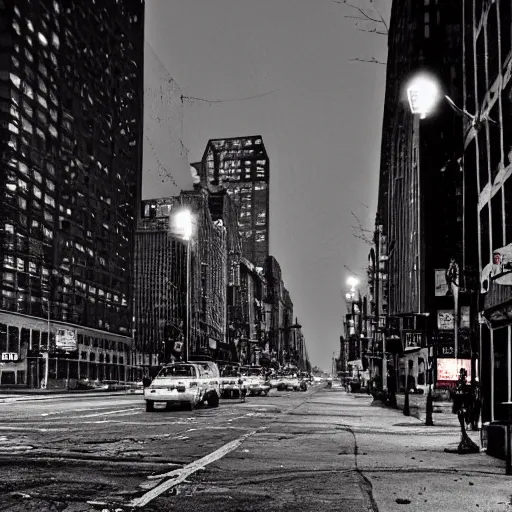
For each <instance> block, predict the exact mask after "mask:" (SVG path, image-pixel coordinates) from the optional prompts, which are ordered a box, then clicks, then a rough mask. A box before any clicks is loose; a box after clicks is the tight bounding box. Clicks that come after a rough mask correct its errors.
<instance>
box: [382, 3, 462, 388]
mask: <svg viewBox="0 0 512 512" xmlns="http://www.w3.org/2000/svg"><path fill="white" fill-rule="evenodd" d="M462 25H463V20H462V0H450V1H443V2H441V1H437V0H421V1H420V0H394V1H393V5H392V12H391V21H390V28H389V38H388V47H389V50H388V65H387V77H386V92H385V104H384V119H383V129H382V146H381V164H380V183H379V198H378V211H377V219H376V241H377V244H378V247H377V250H376V253H377V261H376V267H377V268H378V270H377V273H378V274H377V276H378V280H379V282H378V283H374V285H375V286H376V290H377V289H378V290H379V292H378V293H379V296H378V302H379V304H377V305H376V306H375V307H374V308H373V310H374V312H375V314H376V315H377V316H379V315H382V316H384V317H385V318H384V319H383V322H382V321H381V320H382V319H381V318H378V319H377V318H376V319H375V322H376V323H377V325H379V329H377V331H376V334H377V335H378V336H380V333H381V332H383V330H384V329H385V328H386V327H387V331H388V333H389V332H390V329H391V330H394V326H391V325H390V324H395V325H398V326H399V327H398V334H399V336H400V337H401V341H402V346H403V348H404V352H405V354H404V355H403V357H401V359H400V362H399V360H398V355H399V354H398V353H397V354H395V356H394V357H393V358H392V359H391V361H388V366H390V370H389V371H390V372H391V374H392V378H393V379H396V385H397V388H398V389H400V388H402V389H403V388H404V387H405V386H408V387H412V386H414V387H416V386H420V387H421V386H423V387H426V385H427V382H426V367H427V366H428V363H429V361H428V357H429V356H428V353H427V344H428V341H427V340H428V339H431V340H432V339H433V340H435V345H436V347H437V348H438V350H439V352H438V353H437V354H436V355H437V356H438V357H439V359H450V358H452V359H453V358H454V344H455V329H454V322H455V321H456V320H455V319H454V304H453V297H451V296H449V294H448V293H447V292H448V286H447V283H446V282H445V273H446V270H447V269H448V267H449V264H450V261H451V259H452V258H454V260H455V262H456V263H457V264H458V265H459V268H462V267H463V266H464V265H465V264H467V263H468V262H467V261H463V260H464V254H463V251H462V246H463V244H462V239H463V228H464V225H463V213H462V211H463V210H462V208H463V204H462V198H463V190H462V189H463V186H464V182H463V173H462V171H461V167H460V157H461V153H462V151H461V148H462V117H460V116H458V115H457V114H456V113H455V112H454V110H452V108H451V106H450V104H449V103H448V102H447V101H444V99H443V101H441V102H440V103H439V105H438V106H437V109H436V111H435V112H432V113H431V114H430V115H429V116H428V117H427V118H426V119H421V120H420V119H419V116H417V115H413V114H412V113H411V111H410V107H409V104H408V102H407V97H406V94H405V92H406V88H407V86H408V83H409V81H410V80H411V78H413V77H414V76H416V75H417V74H419V73H429V74H430V75H431V76H432V77H433V78H434V79H435V80H436V81H437V82H438V84H439V87H440V89H441V90H442V94H443V95H448V96H449V97H450V98H451V99H452V101H453V102H454V103H455V104H456V105H458V106H459V107H460V106H462V99H463V94H462V92H463V91H462V71H463V70H462V62H461V58H460V55H461V51H462ZM469 301H470V299H469V296H467V295H464V294H463V293H462V292H461V297H460V305H461V307H469ZM464 311H467V310H464ZM465 318H466V317H465ZM467 323H469V319H468V320H467ZM458 333H459V340H458V341H459V345H458V348H459V352H458V355H459V357H464V358H465V357H469V349H468V347H469V338H470V333H469V329H465V330H464V328H461V329H460V330H459V331H458ZM378 341H380V342H382V340H381V337H380V338H378ZM377 349H378V351H382V347H380V349H379V348H378V347H377ZM386 351H388V350H386ZM449 363H450V362H448V363H446V364H448V365H450V364H449ZM443 364H444V363H443ZM445 366H446V365H445ZM387 374H388V371H385V372H384V374H383V377H384V386H385V385H386V381H385V378H386V375H387ZM455 380H456V377H455Z"/></svg>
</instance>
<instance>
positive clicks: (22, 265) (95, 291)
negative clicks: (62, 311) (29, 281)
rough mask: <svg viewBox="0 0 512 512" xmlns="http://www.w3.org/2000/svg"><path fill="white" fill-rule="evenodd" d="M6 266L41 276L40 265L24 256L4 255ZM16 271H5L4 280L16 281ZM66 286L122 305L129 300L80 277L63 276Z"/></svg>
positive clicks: (68, 289)
mask: <svg viewBox="0 0 512 512" xmlns="http://www.w3.org/2000/svg"><path fill="white" fill-rule="evenodd" d="M3 266H4V268H5V269H10V270H16V271H17V272H23V273H26V272H28V273H29V274H33V275H35V276H38V277H39V272H38V265H37V264H36V263H35V262H33V261H28V262H27V261H25V260H24V259H23V258H15V257H14V256H8V255H6V256H4V265H3ZM40 271H41V273H42V272H43V271H46V275H48V269H46V268H44V267H41V268H40ZM14 277H15V275H14V273H12V272H6V271H4V272H3V280H4V281H6V282H14ZM63 281H64V286H63V287H62V290H63V293H70V288H68V287H69V286H74V288H75V289H77V290H81V291H83V292H85V293H87V292H88V293H89V295H97V296H98V297H99V299H101V300H106V301H108V302H112V301H113V302H115V303H117V304H119V305H121V306H127V305H128V301H127V299H126V296H124V295H122V296H119V295H118V294H115V293H112V292H105V291H104V290H103V289H101V288H97V287H96V286H93V285H87V284H86V283H83V282H82V281H79V280H78V279H75V280H74V283H73V279H72V278H71V277H69V276H63Z"/></svg>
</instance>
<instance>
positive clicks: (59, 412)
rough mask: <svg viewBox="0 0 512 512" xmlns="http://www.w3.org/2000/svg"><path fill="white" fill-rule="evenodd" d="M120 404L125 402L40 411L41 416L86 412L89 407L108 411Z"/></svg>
mask: <svg viewBox="0 0 512 512" xmlns="http://www.w3.org/2000/svg"><path fill="white" fill-rule="evenodd" d="M121 405H126V404H125V403H122V402H118V403H114V404H110V405H102V406H100V407H88V408H86V409H64V410H62V411H52V412H44V413H41V416H54V415H56V414H71V413H76V412H87V411H90V410H91V409H92V410H101V409H105V410H107V411H109V410H112V407H120V406H121ZM137 408H139V407H137ZM133 409H136V408H133Z"/></svg>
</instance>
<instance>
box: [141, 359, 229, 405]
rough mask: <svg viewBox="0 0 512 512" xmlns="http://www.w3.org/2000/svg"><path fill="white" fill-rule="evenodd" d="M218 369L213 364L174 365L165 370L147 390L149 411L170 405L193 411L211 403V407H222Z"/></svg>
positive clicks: (145, 393)
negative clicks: (185, 407)
mask: <svg viewBox="0 0 512 512" xmlns="http://www.w3.org/2000/svg"><path fill="white" fill-rule="evenodd" d="M212 365H214V366H212ZM216 367H217V365H215V363H210V362H207V363H203V362H192V363H172V364H168V365H166V366H164V367H163V368H162V369H161V370H160V372H159V373H158V375H157V376H156V377H155V378H154V380H153V382H152V383H151V384H150V386H149V387H148V388H146V389H145V390H144V400H145V401H146V411H147V412H152V411H154V410H155V409H160V408H161V409H165V408H167V406H168V405H186V406H187V407H188V409H189V410H191V411H192V410H194V408H195V406H196V405H198V404H200V403H203V402H207V403H208V405H209V406H210V407H218V406H219V398H220V386H219V376H218V369H217V372H215V368H216ZM215 373H217V374H216V375H215Z"/></svg>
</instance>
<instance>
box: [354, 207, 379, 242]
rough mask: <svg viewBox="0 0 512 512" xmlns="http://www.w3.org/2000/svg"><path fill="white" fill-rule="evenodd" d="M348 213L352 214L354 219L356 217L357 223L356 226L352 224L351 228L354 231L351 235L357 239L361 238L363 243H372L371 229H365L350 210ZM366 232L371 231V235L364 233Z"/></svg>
mask: <svg viewBox="0 0 512 512" xmlns="http://www.w3.org/2000/svg"><path fill="white" fill-rule="evenodd" d="M350 213H351V214H352V216H353V217H354V219H356V221H357V224H358V225H357V226H352V229H353V231H354V232H353V233H352V236H353V237H355V238H358V239H359V240H362V241H363V242H364V243H365V244H368V245H373V230H371V229H366V228H365V227H364V226H363V223H362V222H361V221H360V220H359V218H358V216H357V215H356V214H355V213H354V212H352V211H351V212H350ZM366 233H371V234H372V236H371V237H369V236H367V235H366Z"/></svg>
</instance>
